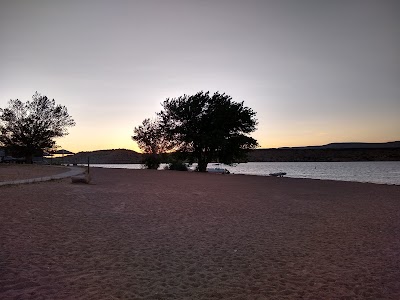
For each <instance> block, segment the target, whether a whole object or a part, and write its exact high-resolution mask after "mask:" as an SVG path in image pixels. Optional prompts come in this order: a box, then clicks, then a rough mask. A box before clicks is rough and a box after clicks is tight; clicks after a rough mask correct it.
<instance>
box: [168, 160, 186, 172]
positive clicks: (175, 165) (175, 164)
mask: <svg viewBox="0 0 400 300" xmlns="http://www.w3.org/2000/svg"><path fill="white" fill-rule="evenodd" d="M167 169H168V170H174V171H187V170H188V167H187V165H186V164H185V163H184V162H182V161H180V160H176V161H172V162H170V163H169V164H168V166H167Z"/></svg>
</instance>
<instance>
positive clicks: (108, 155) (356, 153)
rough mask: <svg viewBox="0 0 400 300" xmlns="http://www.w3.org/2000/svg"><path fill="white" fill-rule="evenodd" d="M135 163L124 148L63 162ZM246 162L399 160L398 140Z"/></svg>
mask: <svg viewBox="0 0 400 300" xmlns="http://www.w3.org/2000/svg"><path fill="white" fill-rule="evenodd" d="M88 157H89V158H90V163H91V164H138V163H141V162H142V154H140V153H138V152H135V151H132V150H127V149H112V150H98V151H91V152H79V153H77V154H75V155H70V156H65V157H64V163H69V164H73V163H77V164H86V163H87V162H88ZM247 161H252V162H269V161H271V162H273V161H280V162H284V161H288V162H290V161H400V142H399V141H396V142H389V143H331V144H327V145H322V146H307V147H292V148H289V147H285V148H272V149H256V150H252V151H250V152H249V154H248V158H247Z"/></svg>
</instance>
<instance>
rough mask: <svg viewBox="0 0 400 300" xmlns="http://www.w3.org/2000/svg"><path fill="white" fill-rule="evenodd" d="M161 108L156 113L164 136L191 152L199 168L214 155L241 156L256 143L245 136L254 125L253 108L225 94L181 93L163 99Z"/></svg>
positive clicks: (228, 160)
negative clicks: (175, 96)
mask: <svg viewBox="0 0 400 300" xmlns="http://www.w3.org/2000/svg"><path fill="white" fill-rule="evenodd" d="M163 108H164V110H163V111H161V112H160V113H159V114H158V115H159V117H160V118H161V125H160V126H161V127H162V129H163V131H164V132H165V134H166V139H168V140H169V141H170V142H171V144H172V145H173V147H174V148H175V149H176V150H178V151H181V152H183V153H186V154H188V155H192V156H193V157H194V158H195V159H196V160H197V163H198V170H199V171H200V172H205V171H206V168H207V164H208V163H209V162H211V161H212V160H214V159H216V160H218V161H220V162H222V163H226V164H231V163H233V162H235V161H236V160H239V159H242V158H243V157H244V156H245V154H246V153H247V151H248V150H250V149H254V148H255V147H257V145H258V143H257V141H256V140H255V139H253V138H252V137H250V136H248V134H249V133H251V132H253V131H254V130H255V129H256V125H257V120H256V119H255V112H254V111H253V110H251V109H250V108H248V107H245V106H244V105H243V102H240V103H238V102H234V101H232V98H231V97H230V96H228V95H226V94H220V93H218V92H216V93H214V95H212V96H210V95H209V92H206V93H204V92H199V93H197V94H195V95H193V96H187V95H184V96H181V97H178V98H172V99H167V100H165V101H164V103H163Z"/></svg>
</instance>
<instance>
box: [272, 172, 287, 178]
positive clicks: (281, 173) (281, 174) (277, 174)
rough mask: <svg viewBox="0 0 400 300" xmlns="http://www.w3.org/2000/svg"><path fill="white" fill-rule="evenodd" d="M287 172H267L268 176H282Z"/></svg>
mask: <svg viewBox="0 0 400 300" xmlns="http://www.w3.org/2000/svg"><path fill="white" fill-rule="evenodd" d="M286 174H287V173H285V172H276V173H269V176H274V177H283V176H285V175H286Z"/></svg>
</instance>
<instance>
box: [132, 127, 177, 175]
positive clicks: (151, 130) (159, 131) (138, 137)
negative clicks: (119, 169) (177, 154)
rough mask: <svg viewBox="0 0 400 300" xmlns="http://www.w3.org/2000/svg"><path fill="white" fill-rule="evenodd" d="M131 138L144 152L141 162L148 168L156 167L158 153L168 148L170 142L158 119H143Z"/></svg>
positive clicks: (158, 163) (158, 158) (158, 157)
mask: <svg viewBox="0 0 400 300" xmlns="http://www.w3.org/2000/svg"><path fill="white" fill-rule="evenodd" d="M132 139H133V140H134V141H136V142H137V144H138V146H139V148H140V149H141V150H142V151H143V152H144V155H145V157H144V160H143V163H144V165H145V166H146V167H147V168H148V169H158V167H159V166H160V162H161V160H160V154H162V153H165V152H166V151H168V150H169V149H170V145H171V143H170V142H169V141H168V140H167V139H166V135H165V133H164V131H163V128H162V127H160V122H159V120H150V119H145V120H144V121H143V122H142V125H139V126H138V127H135V129H134V135H133V136H132Z"/></svg>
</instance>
